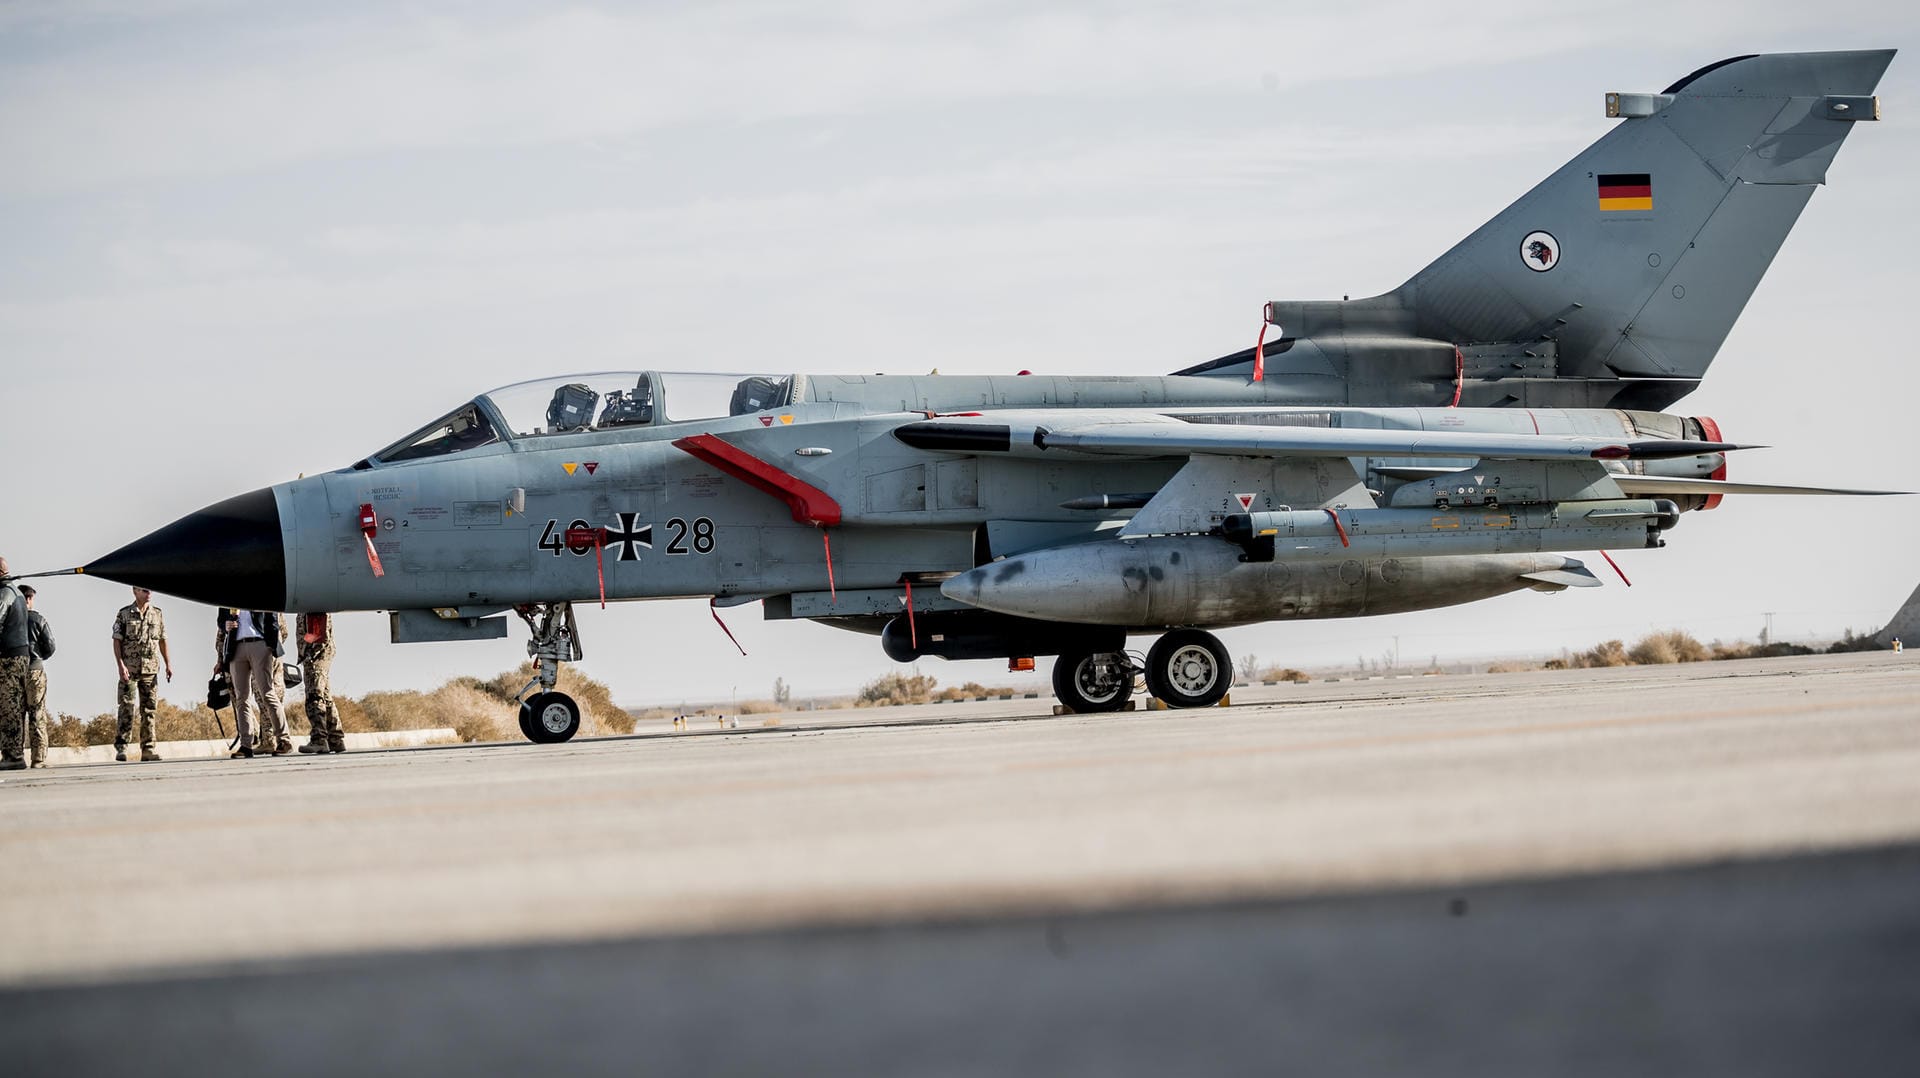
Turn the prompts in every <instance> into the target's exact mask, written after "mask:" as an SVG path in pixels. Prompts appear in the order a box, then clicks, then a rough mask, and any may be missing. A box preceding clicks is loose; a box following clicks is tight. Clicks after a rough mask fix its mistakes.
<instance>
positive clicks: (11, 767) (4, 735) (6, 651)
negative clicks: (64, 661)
mask: <svg viewBox="0 0 1920 1078" xmlns="http://www.w3.org/2000/svg"><path fill="white" fill-rule="evenodd" d="M31 654H33V644H32V637H31V636H30V635H29V634H28V629H27V598H26V596H24V595H22V594H20V590H19V589H18V588H16V587H14V585H13V582H12V581H11V579H10V578H9V576H8V570H7V559H5V558H0V771H19V770H22V769H24V768H25V767H26V766H27V760H26V751H25V741H26V732H27V657H28V656H29V655H31Z"/></svg>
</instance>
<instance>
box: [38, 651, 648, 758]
mask: <svg viewBox="0 0 1920 1078" xmlns="http://www.w3.org/2000/svg"><path fill="white" fill-rule="evenodd" d="M532 678H533V664H532V663H523V664H521V666H520V668H519V669H518V670H509V671H506V672H505V673H502V674H500V675H498V676H496V677H494V678H492V679H489V680H486V681H482V680H480V679H479V678H472V677H463V678H455V679H454V680H452V681H450V682H448V683H446V684H445V685H442V686H440V687H439V688H437V689H434V690H433V691H431V692H416V691H412V690H406V691H400V692H370V693H368V694H366V695H365V696H361V697H349V696H341V695H339V694H335V696H334V698H333V701H334V704H335V705H336V706H337V707H338V708H339V709H340V725H341V727H342V728H343V729H345V730H346V731H347V732H348V733H366V732H380V731H388V730H423V729H433V728H436V727H450V728H452V729H453V730H454V732H455V733H456V734H457V735H458V736H459V738H460V740H462V741H507V740H518V739H519V738H520V730H519V727H518V722H517V719H518V712H517V710H516V709H515V705H514V704H513V703H512V699H513V694H514V693H516V692H519V691H520V687H521V686H522V685H525V684H526V683H527V682H528V681H530V680H532ZM558 688H559V689H560V691H562V692H565V693H567V694H568V695H570V696H572V697H573V698H574V700H575V702H577V703H578V704H579V705H580V732H581V733H582V734H606V733H615V734H629V733H632V732H633V716H632V715H629V714H627V712H626V711H625V710H623V709H621V708H618V707H615V706H614V703H613V695H612V693H611V692H610V691H609V690H608V689H607V687H606V686H605V685H603V684H601V683H600V682H598V681H595V680H593V679H592V678H590V677H587V676H586V675H585V674H582V673H580V672H579V671H578V670H576V669H575V668H573V667H571V666H563V667H561V669H560V680H559V684H558ZM285 707H286V713H287V726H288V728H289V729H291V730H292V731H293V733H294V734H295V735H297V736H305V734H306V733H307V729H308V727H307V714H306V709H305V699H304V696H303V695H302V694H300V693H297V692H296V693H292V694H289V695H288V697H287V698H286V701H285ZM135 723H136V727H137V724H138V719H136V720H135ZM116 725H117V719H116V717H115V714H114V713H113V712H106V713H104V714H100V715H95V716H93V717H92V718H90V719H83V718H80V717H79V716H77V715H59V716H57V717H55V719H54V721H53V722H52V723H51V724H50V726H49V729H48V732H47V733H48V741H49V742H50V743H52V744H54V745H62V746H66V747H69V748H82V747H85V746H87V745H110V744H112V743H113V738H114V732H115V727H116ZM154 726H155V734H156V736H157V737H158V738H159V740H161V741H200V740H212V739H214V738H216V737H217V738H231V737H232V736H233V712H232V710H231V709H226V710H223V711H222V712H221V713H220V715H219V716H218V717H216V716H215V715H214V713H213V712H211V711H208V710H207V708H206V706H205V705H198V706H196V707H193V708H181V707H176V706H174V705H173V704H170V703H168V702H167V701H165V700H161V701H159V702H158V706H156V707H155V709H154ZM135 733H136V735H137V733H138V731H137V729H136V731H135Z"/></svg>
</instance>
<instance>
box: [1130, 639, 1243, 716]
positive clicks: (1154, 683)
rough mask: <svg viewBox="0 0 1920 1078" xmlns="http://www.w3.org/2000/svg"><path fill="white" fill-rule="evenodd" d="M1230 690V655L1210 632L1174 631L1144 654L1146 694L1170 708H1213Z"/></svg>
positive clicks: (1231, 681)
mask: <svg viewBox="0 0 1920 1078" xmlns="http://www.w3.org/2000/svg"><path fill="white" fill-rule="evenodd" d="M1232 687H1233V656H1231V655H1229V654H1227V646H1226V645H1225V644H1222V643H1221V642H1220V638H1219V637H1217V636H1215V635H1213V634H1212V633H1206V632H1201V631H1200V630H1199V629H1175V630H1174V631H1173V632H1170V633H1168V634H1167V635H1165V636H1163V637H1161V638H1160V639H1159V640H1157V641H1155V642H1154V645H1153V648H1152V649H1151V650H1150V651H1148V652H1147V691H1148V692H1150V693H1152V694H1153V695H1155V696H1157V697H1159V698H1160V699H1162V700H1165V701H1166V702H1167V706H1169V707H1212V706H1213V705H1215V704H1217V703H1219V702H1220V699H1221V697H1224V696H1225V695H1227V690H1228V689H1230V688H1232Z"/></svg>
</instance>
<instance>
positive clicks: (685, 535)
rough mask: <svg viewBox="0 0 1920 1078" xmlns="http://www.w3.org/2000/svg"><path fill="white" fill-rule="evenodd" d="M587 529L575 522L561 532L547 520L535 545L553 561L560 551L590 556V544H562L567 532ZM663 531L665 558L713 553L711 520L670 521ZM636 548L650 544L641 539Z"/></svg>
mask: <svg viewBox="0 0 1920 1078" xmlns="http://www.w3.org/2000/svg"><path fill="white" fill-rule="evenodd" d="M591 527H592V525H590V524H588V523H587V522H586V521H584V520H579V519H575V520H573V521H571V522H569V523H568V524H567V526H566V527H565V528H562V527H560V522H559V521H558V520H551V519H550V520H548V521H547V526H546V527H545V528H544V529H543V530H542V531H541V532H540V542H539V543H538V544H536V545H537V546H539V548H540V549H541V550H545V551H549V552H551V553H552V554H553V556H554V557H556V558H557V557H559V556H560V554H561V552H562V551H566V552H567V553H570V554H573V555H576V556H584V555H587V554H591V553H593V544H592V543H568V542H567V541H566V534H567V533H568V532H576V533H577V532H583V531H587V530H589V529H591ZM647 531H649V532H650V531H652V529H651V528H649V529H647ZM666 531H667V545H666V553H668V554H711V553H713V519H712V518H711V517H695V518H693V521H692V522H691V523H689V522H688V521H687V520H686V519H685V518H684V517H672V518H669V519H668V521H667V527H666ZM640 545H642V546H648V547H651V546H652V545H653V543H652V541H651V540H650V539H643V540H640Z"/></svg>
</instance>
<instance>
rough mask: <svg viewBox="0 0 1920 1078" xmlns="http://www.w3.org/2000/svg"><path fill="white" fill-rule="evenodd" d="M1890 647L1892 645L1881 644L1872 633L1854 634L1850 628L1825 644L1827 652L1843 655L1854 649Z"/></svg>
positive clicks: (1883, 648)
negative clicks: (1839, 636)
mask: <svg viewBox="0 0 1920 1078" xmlns="http://www.w3.org/2000/svg"><path fill="white" fill-rule="evenodd" d="M1891 649H1892V645H1890V644H1882V643H1880V642H1879V641H1876V640H1875V639H1874V633H1867V634H1866V635H1865V636H1856V635H1854V632H1853V630H1852V629H1848V630H1847V635H1845V636H1843V637H1841V638H1840V639H1838V640H1835V641H1834V642H1833V643H1832V644H1830V645H1828V646H1827V654H1829V655H1845V654H1847V653H1849V652H1854V651H1888V650H1891Z"/></svg>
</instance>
